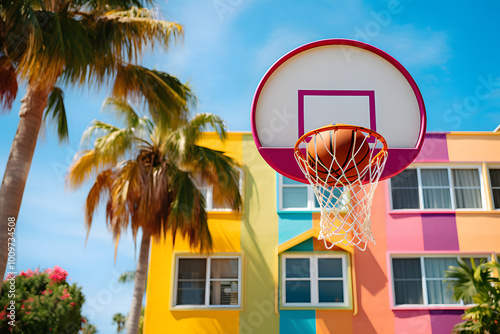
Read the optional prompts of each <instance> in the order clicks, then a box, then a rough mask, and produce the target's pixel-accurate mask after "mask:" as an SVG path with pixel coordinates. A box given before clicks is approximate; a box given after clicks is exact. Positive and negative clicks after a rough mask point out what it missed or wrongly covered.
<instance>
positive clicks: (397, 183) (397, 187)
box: [391, 169, 420, 209]
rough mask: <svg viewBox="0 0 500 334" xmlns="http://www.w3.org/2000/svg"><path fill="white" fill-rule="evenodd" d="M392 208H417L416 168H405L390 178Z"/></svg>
mask: <svg viewBox="0 0 500 334" xmlns="http://www.w3.org/2000/svg"><path fill="white" fill-rule="evenodd" d="M391 190H392V208H393V209H418V208H419V207H420V204H419V199H418V180H417V170H416V169H406V170H404V171H402V172H401V173H399V174H398V175H396V176H394V177H393V178H392V179H391Z"/></svg>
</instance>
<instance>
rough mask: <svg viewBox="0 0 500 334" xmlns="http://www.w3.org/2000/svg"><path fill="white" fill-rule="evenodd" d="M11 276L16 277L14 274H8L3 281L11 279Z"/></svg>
mask: <svg viewBox="0 0 500 334" xmlns="http://www.w3.org/2000/svg"><path fill="white" fill-rule="evenodd" d="M12 277H16V276H15V275H14V274H8V275H7V277H5V281H7V280H8V279H11V278H12ZM5 281H4V282H5Z"/></svg>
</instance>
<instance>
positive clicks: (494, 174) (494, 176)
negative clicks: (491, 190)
mask: <svg viewBox="0 0 500 334" xmlns="http://www.w3.org/2000/svg"><path fill="white" fill-rule="evenodd" d="M490 180H491V186H492V187H500V169H490Z"/></svg>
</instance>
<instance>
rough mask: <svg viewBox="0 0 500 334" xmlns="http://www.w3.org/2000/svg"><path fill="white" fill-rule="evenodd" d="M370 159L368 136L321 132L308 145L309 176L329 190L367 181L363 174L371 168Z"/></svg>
mask: <svg viewBox="0 0 500 334" xmlns="http://www.w3.org/2000/svg"><path fill="white" fill-rule="evenodd" d="M333 156H335V159H333ZM369 159H370V148H369V146H368V143H367V141H366V140H365V135H364V134H363V133H361V132H359V131H354V130H350V129H338V130H330V131H323V132H318V133H316V134H315V135H314V136H312V138H311V141H310V142H309V143H308V144H307V161H308V164H309V167H310V168H309V169H308V171H309V173H316V174H317V176H318V177H319V178H320V179H321V180H323V181H325V182H326V183H327V184H328V185H329V186H334V185H336V184H337V183H339V182H340V183H342V184H346V183H352V182H353V181H356V180H357V179H358V178H360V177H364V173H363V175H359V174H360V173H361V172H362V171H363V170H364V169H365V168H366V166H368V163H369ZM313 176H314V175H313ZM339 186H340V185H339Z"/></svg>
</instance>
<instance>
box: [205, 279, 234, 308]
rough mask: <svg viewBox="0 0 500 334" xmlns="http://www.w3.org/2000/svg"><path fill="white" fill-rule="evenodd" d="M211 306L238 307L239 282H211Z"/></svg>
mask: <svg viewBox="0 0 500 334" xmlns="http://www.w3.org/2000/svg"><path fill="white" fill-rule="evenodd" d="M210 305H238V281H224V282H220V281H211V282H210Z"/></svg>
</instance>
